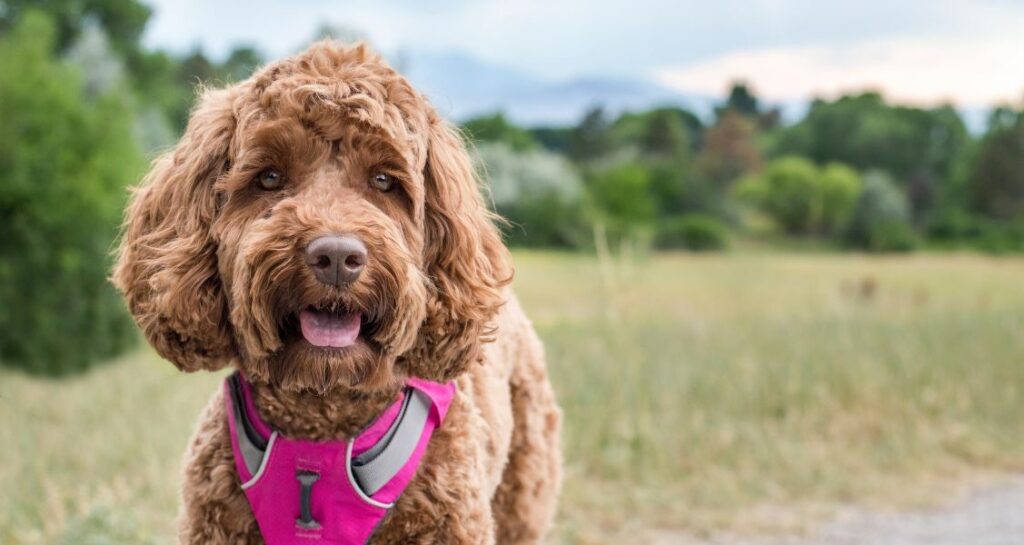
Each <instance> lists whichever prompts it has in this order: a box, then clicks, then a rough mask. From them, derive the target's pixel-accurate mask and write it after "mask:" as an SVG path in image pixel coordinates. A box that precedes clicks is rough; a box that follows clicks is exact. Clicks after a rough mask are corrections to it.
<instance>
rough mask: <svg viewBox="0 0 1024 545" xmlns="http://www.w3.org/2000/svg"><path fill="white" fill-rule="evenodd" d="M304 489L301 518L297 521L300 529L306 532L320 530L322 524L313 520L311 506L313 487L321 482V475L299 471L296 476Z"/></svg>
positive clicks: (300, 504) (300, 500)
mask: <svg viewBox="0 0 1024 545" xmlns="http://www.w3.org/2000/svg"><path fill="white" fill-rule="evenodd" d="M295 478H296V479H298V480H299V486H301V487H302V490H301V492H300V496H299V518H298V519H297V520H296V521H295V523H296V524H298V525H299V528H302V529H304V530H319V529H320V523H319V522H317V521H316V519H315V518H313V509H312V507H311V506H310V496H311V495H312V494H313V485H314V484H316V482H317V481H319V480H320V474H319V473H317V472H315V471H306V470H299V471H298V472H297V473H296V474H295Z"/></svg>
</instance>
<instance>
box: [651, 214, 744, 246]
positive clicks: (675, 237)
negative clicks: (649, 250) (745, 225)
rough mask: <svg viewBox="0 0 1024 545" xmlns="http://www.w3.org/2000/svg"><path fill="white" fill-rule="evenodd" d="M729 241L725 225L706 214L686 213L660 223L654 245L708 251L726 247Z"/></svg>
mask: <svg viewBox="0 0 1024 545" xmlns="http://www.w3.org/2000/svg"><path fill="white" fill-rule="evenodd" d="M727 242H728V235H727V230H726V227H725V225H724V224H723V223H722V222H721V221H719V220H718V219H717V218H715V217H713V216H708V215H706V214H685V215H682V216H675V217H671V218H667V219H665V220H663V221H662V222H661V223H660V224H659V225H658V232H657V234H656V235H655V237H654V245H655V246H656V247H658V248H664V249H685V250H694V251H708V250H721V249H724V248H725V247H726V245H727Z"/></svg>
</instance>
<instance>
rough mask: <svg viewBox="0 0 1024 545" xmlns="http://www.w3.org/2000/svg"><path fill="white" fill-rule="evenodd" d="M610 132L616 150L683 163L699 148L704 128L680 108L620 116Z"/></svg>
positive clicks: (690, 114)
mask: <svg viewBox="0 0 1024 545" xmlns="http://www.w3.org/2000/svg"><path fill="white" fill-rule="evenodd" d="M611 132H612V139H613V140H614V142H615V143H616V145H618V146H633V147H636V148H637V149H638V150H639V151H640V152H641V153H642V154H645V155H649V156H655V157H661V158H666V157H669V158H675V159H685V158H688V157H690V156H691V155H693V153H694V152H695V151H696V150H697V147H698V146H699V145H700V142H701V139H702V137H703V132H704V124H703V123H702V122H701V120H700V118H698V117H697V116H696V115H694V114H693V112H690V111H688V110H684V109H682V108H655V109H653V110H649V111H646V112H626V113H623V114H622V115H620V116H619V118H618V119H616V120H615V122H614V123H612V126H611Z"/></svg>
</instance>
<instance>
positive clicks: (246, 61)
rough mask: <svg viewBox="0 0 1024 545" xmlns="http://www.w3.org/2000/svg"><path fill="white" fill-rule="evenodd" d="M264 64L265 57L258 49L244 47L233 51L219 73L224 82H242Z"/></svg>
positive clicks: (222, 64) (238, 47)
mask: <svg viewBox="0 0 1024 545" xmlns="http://www.w3.org/2000/svg"><path fill="white" fill-rule="evenodd" d="M263 62H264V61H263V55H262V54H260V52H259V51H258V50H257V49H256V48H254V47H251V46H246V45H242V46H237V47H235V48H234V49H232V50H231V53H230V54H228V58H227V59H225V60H224V62H223V63H221V65H220V67H219V69H218V71H219V72H220V76H221V78H223V79H224V81H241V80H243V79H245V78H247V77H249V76H250V75H251V74H252V73H253V71H254V70H256V68H259V66H260V65H262V64H263Z"/></svg>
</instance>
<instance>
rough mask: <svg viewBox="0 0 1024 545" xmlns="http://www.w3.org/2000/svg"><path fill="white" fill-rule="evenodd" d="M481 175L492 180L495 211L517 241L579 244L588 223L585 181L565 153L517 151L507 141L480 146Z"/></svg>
mask: <svg viewBox="0 0 1024 545" xmlns="http://www.w3.org/2000/svg"><path fill="white" fill-rule="evenodd" d="M476 159H477V167H478V170H480V171H481V177H482V178H483V179H484V180H487V182H488V183H489V185H490V188H491V198H492V201H493V203H494V208H495V211H496V212H498V214H500V215H501V216H502V217H504V218H505V219H506V220H508V222H507V223H506V224H505V225H504V226H503V227H504V230H505V235H506V240H507V241H508V243H509V244H510V245H513V246H547V247H558V248H578V247H580V246H581V245H583V243H584V241H585V240H586V237H587V235H588V231H589V229H588V228H587V222H586V221H585V218H584V206H583V187H582V185H583V184H582V182H581V181H580V177H579V175H578V174H577V173H576V170H575V168H574V167H573V166H572V164H570V163H569V162H568V161H567V160H566V159H565V158H563V157H561V156H559V155H555V154H552V153H550V152H546V151H543V150H539V149H534V150H530V151H526V152H516V151H515V150H514V149H512V148H511V147H509V146H508V145H506V144H503V143H489V142H485V143H482V144H480V145H479V146H477V147H476Z"/></svg>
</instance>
